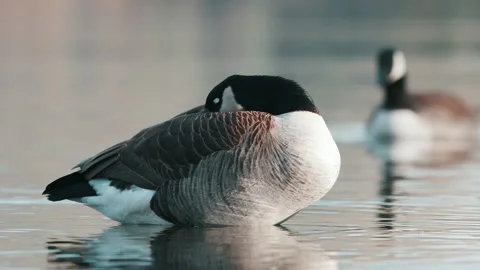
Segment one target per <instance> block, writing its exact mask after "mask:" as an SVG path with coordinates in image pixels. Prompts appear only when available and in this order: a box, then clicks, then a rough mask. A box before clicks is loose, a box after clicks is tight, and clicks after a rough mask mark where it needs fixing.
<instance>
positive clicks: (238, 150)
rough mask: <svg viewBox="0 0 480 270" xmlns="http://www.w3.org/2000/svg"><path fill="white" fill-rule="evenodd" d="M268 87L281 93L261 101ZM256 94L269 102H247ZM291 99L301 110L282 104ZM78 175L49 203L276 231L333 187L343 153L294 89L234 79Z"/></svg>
mask: <svg viewBox="0 0 480 270" xmlns="http://www.w3.org/2000/svg"><path fill="white" fill-rule="evenodd" d="M257 86H258V87H260V88H258V87H257ZM275 86H276V87H275ZM269 87H273V88H269ZM232 89H233V90H232ZM244 89H245V90H244ZM260 89H263V90H260ZM265 89H267V90H265ZM268 89H275V90H274V91H276V92H278V93H277V94H278V95H279V97H278V98H270V99H266V98H263V97H262V95H263V94H265V93H262V91H264V92H267V91H269V90H268ZM279 89H280V90H279ZM281 89H283V90H281ZM226 91H227V93H225V92H226ZM272 91H273V90H272ZM254 93H257V97H258V98H259V99H263V101H261V102H260V101H259V100H258V99H250V95H251V94H254ZM258 93H260V94H258ZM265 97H266V96H265ZM292 99H293V100H294V101H295V99H297V100H296V101H295V103H297V105H292V104H285V105H282V102H284V103H285V102H291V101H292ZM250 100H254V101H250ZM76 169H77V170H76V171H74V172H73V173H71V174H69V175H66V176H64V177H62V178H60V179H57V180H56V181H54V182H52V183H51V184H49V185H48V186H47V187H46V189H45V192H44V194H47V196H48V198H49V200H51V201H58V200H63V199H69V200H73V201H77V202H80V203H83V204H85V205H87V206H89V207H92V208H94V209H96V210H97V211H99V212H100V213H102V214H103V215H105V216H107V217H109V218H111V219H113V220H116V221H118V222H121V223H128V224H178V225H195V226H202V225H244V224H259V223H262V224H270V225H274V224H278V223H280V222H282V221H284V220H286V219H288V218H289V217H290V216H292V215H294V214H295V213H296V212H298V211H299V210H301V209H302V208H304V207H306V206H308V205H309V204H311V203H313V202H315V201H317V200H319V199H320V198H321V197H323V196H324V195H325V194H326V193H327V192H328V191H329V190H330V189H331V187H332V186H333V184H334V183H335V181H336V179H337V177H338V173H339V169H340V155H339V152H338V148H337V146H336V144H335V142H334V141H333V138H332V136H331V134H330V132H329V130H328V128H327V126H326V124H325V122H324V120H323V118H322V117H321V116H320V115H319V114H318V111H317V110H316V107H315V106H314V104H313V101H311V99H310V97H309V96H308V95H307V94H306V92H305V91H304V90H303V89H302V88H300V87H299V86H298V85H297V84H295V83H293V82H292V81H289V80H286V79H283V78H280V77H270V76H238V75H237V76H231V77H229V78H227V79H226V80H225V81H224V82H222V83H221V84H219V85H218V86H217V87H215V88H214V89H213V90H212V91H211V93H210V94H209V97H207V101H206V103H205V105H204V106H199V107H196V108H194V109H192V110H190V111H187V112H186V113H183V114H180V115H178V116H176V117H174V118H172V119H170V120H168V121H166V122H164V123H161V124H158V125H155V126H152V127H149V128H147V129H144V130H142V131H141V132H140V133H138V134H137V135H135V136H133V137H132V138H131V139H129V140H126V141H123V142H121V143H119V144H116V145H114V146H112V147H110V148H108V149H106V150H104V151H103V152H101V153H99V154H97V155H96V156H93V157H91V158H89V159H87V160H86V161H84V162H82V163H80V164H79V165H78V166H77V168H76Z"/></svg>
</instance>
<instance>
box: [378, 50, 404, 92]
mask: <svg viewBox="0 0 480 270" xmlns="http://www.w3.org/2000/svg"><path fill="white" fill-rule="evenodd" d="M406 75H407V62H406V60H405V56H404V54H403V52H402V51H400V50H398V49H395V48H385V49H381V50H380V51H379V52H378V54H377V82H378V83H379V84H380V85H381V86H387V85H389V84H394V83H395V82H397V81H399V80H401V79H403V78H405V76H406Z"/></svg>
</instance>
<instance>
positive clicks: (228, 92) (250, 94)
mask: <svg viewBox="0 0 480 270" xmlns="http://www.w3.org/2000/svg"><path fill="white" fill-rule="evenodd" d="M205 108H206V109H207V110H209V111H212V112H226V111H239V110H246V111H261V112H267V113H270V114H273V115H279V114H283V113H288V112H293V111H310V112H314V113H318V110H317V107H316V106H315V104H314V102H313V100H312V98H311V97H310V96H309V94H308V93H307V91H305V89H303V88H302V87H301V86H300V85H298V84H297V83H296V82H294V81H292V80H288V79H285V78H282V77H277V76H244V75H232V76H230V77H228V78H226V79H225V80H224V81H222V82H221V83H219V84H218V85H217V86H215V87H214V88H213V89H212V91H210V93H209V94H208V97H207V100H206V102H205Z"/></svg>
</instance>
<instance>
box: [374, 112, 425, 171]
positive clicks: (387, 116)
mask: <svg viewBox="0 0 480 270" xmlns="http://www.w3.org/2000/svg"><path fill="white" fill-rule="evenodd" d="M431 133H432V132H431V128H430V125H429V124H428V123H427V122H426V121H425V120H424V119H422V118H421V117H420V116H418V115H417V114H416V113H415V112H413V111H411V110H406V109H405V110H393V111H389V110H379V111H377V113H376V114H375V115H374V116H373V119H372V121H371V123H370V125H369V126H368V128H367V148H368V150H369V151H370V152H371V153H372V154H373V155H374V156H376V157H378V158H380V159H382V160H393V161H397V162H415V161H416V160H422V159H423V158H424V157H423V156H424V155H426V154H427V152H428V150H429V149H430V145H431V143H432V141H431V139H432V137H431V136H432V134H431Z"/></svg>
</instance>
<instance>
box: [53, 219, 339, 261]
mask: <svg viewBox="0 0 480 270" xmlns="http://www.w3.org/2000/svg"><path fill="white" fill-rule="evenodd" d="M47 247H48V249H49V250H50V253H49V255H48V256H49V258H48V260H49V262H50V263H51V264H55V265H58V266H60V265H62V266H67V267H74V268H75V267H78V268H85V267H86V268H95V269H98V268H112V267H113V268H115V269H119V268H126V269H302V270H303V269H338V265H337V263H336V262H335V261H334V260H333V259H331V258H330V257H328V256H327V255H326V254H325V251H324V250H323V249H322V248H321V247H320V246H318V245H316V244H312V243H302V242H299V241H298V240H297V238H296V236H294V235H292V234H291V233H290V232H289V231H288V230H287V229H285V228H283V227H277V226H269V227H261V228H258V227H256V228H246V227H216V228H178V227H171V228H159V227H154V226H117V227H112V228H109V229H107V230H106V231H105V232H104V233H102V234H101V235H99V236H98V237H92V238H90V239H81V240H69V241H49V242H47Z"/></svg>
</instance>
